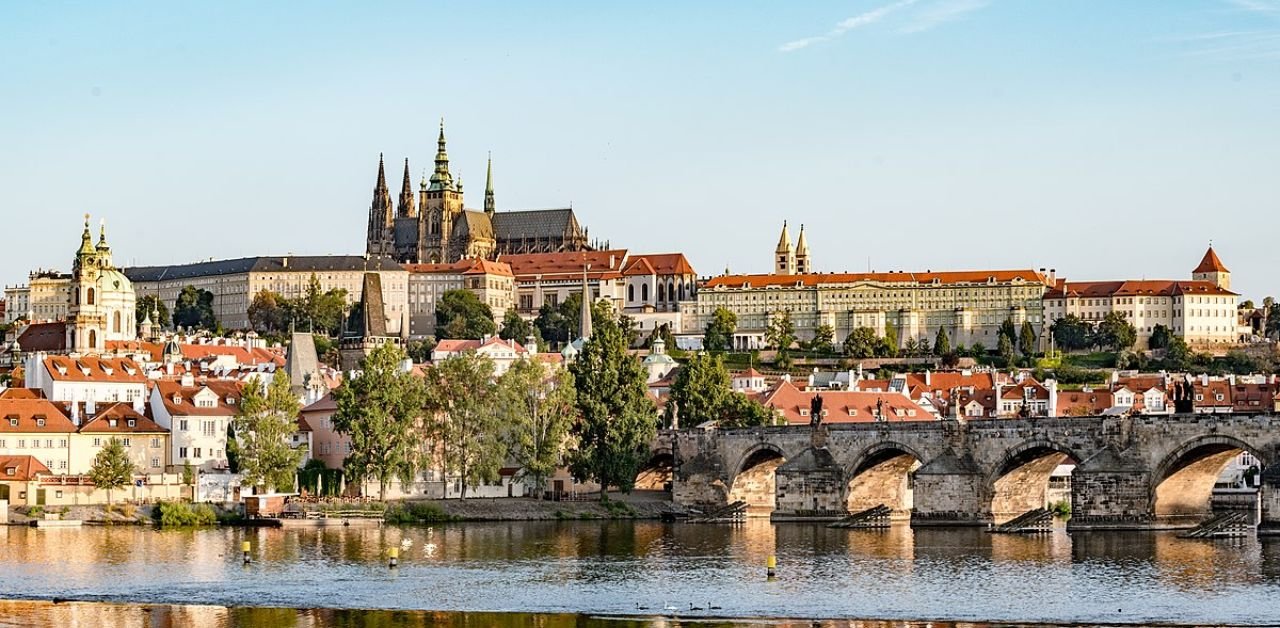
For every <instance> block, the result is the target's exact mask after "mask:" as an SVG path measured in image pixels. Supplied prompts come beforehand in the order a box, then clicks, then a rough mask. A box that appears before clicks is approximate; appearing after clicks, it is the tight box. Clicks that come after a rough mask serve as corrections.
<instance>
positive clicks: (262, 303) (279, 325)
mask: <svg viewBox="0 0 1280 628" xmlns="http://www.w3.org/2000/svg"><path fill="white" fill-rule="evenodd" d="M248 314H249V327H251V328H253V329H254V330H255V331H258V332H260V333H272V332H282V331H284V330H286V329H288V328H289V319H290V313H289V311H288V310H287V308H286V307H285V298H284V297H282V296H280V295H279V294H278V293H275V292H272V291H270V290H268V289H266V288H263V289H262V290H259V291H258V294H255V295H253V302H252V303H250V304H249V311H248Z"/></svg>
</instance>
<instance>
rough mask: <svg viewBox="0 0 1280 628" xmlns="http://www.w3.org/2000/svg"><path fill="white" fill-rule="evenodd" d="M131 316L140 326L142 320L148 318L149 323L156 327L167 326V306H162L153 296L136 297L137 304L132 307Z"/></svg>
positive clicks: (161, 302)
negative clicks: (149, 318)
mask: <svg viewBox="0 0 1280 628" xmlns="http://www.w3.org/2000/svg"><path fill="white" fill-rule="evenodd" d="M133 314H134V316H135V317H136V318H137V320H138V324H139V325H141V324H142V319H144V318H146V317H148V316H150V317H151V323H152V324H153V325H155V326H157V327H168V326H169V306H167V305H165V304H164V301H161V300H160V297H157V296H155V295H153V294H148V295H147V296H144V297H138V302H137V304H136V305H135V306H134V309H133Z"/></svg>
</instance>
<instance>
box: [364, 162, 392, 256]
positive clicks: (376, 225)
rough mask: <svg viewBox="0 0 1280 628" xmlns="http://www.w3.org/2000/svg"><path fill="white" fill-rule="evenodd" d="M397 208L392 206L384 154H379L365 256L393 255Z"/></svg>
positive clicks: (370, 204)
mask: <svg viewBox="0 0 1280 628" xmlns="http://www.w3.org/2000/svg"><path fill="white" fill-rule="evenodd" d="M395 218H396V215H395V207H394V206H392V205H391V192H390V191H388V190H387V166H386V163H385V162H384V160H383V155H382V153H378V181H377V183H375V184H374V186H373V202H371V203H369V228H368V231H367V233H366V238H365V254H366V255H370V256H374V257H382V256H389V255H391V254H392V249H393V248H394V243H393V242H392V227H393V226H394V225H395Z"/></svg>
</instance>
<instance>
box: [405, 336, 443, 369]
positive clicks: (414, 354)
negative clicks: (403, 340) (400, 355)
mask: <svg viewBox="0 0 1280 628" xmlns="http://www.w3.org/2000/svg"><path fill="white" fill-rule="evenodd" d="M435 348H436V338H435V336H426V337H424V338H420V339H418V340H410V341H409V342H408V343H407V344H406V345H405V348H404V350H405V353H407V354H408V355H409V359H411V360H413V362H414V364H423V363H426V362H430V361H431V351H432V350H433V349H435Z"/></svg>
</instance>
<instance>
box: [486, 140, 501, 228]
mask: <svg viewBox="0 0 1280 628" xmlns="http://www.w3.org/2000/svg"><path fill="white" fill-rule="evenodd" d="M496 211H498V204H497V202H496V201H494V199H493V155H492V154H490V155H489V165H488V169H487V171H486V173H485V176H484V213H486V214H489V217H490V218H493V213H494V212H496Z"/></svg>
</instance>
